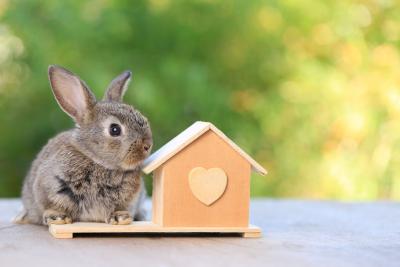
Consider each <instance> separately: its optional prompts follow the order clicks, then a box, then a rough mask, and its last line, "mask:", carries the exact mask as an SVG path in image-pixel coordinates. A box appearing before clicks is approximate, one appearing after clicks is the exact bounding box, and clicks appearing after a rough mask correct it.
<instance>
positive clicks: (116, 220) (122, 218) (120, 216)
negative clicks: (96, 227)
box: [106, 211, 133, 224]
mask: <svg viewBox="0 0 400 267" xmlns="http://www.w3.org/2000/svg"><path fill="white" fill-rule="evenodd" d="M132 220H133V219H132V216H131V215H130V214H129V212H128V211H115V212H113V213H111V215H110V217H108V219H107V220H106V223H109V224H131V222H132Z"/></svg>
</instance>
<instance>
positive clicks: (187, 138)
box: [143, 121, 267, 175]
mask: <svg viewBox="0 0 400 267" xmlns="http://www.w3.org/2000/svg"><path fill="white" fill-rule="evenodd" d="M208 130H212V131H213V132H214V133H215V134H216V135H218V136H219V137H220V138H221V139H223V140H224V141H225V142H226V143H228V145H230V146H231V147H232V149H234V150H235V151H236V152H237V153H239V154H240V155H241V156H242V157H243V158H244V159H246V160H247V161H248V162H249V163H250V165H251V166H252V169H253V171H256V172H258V173H260V174H261V175H266V174H267V171H266V170H265V169H264V168H263V167H262V166H261V165H260V164H258V163H257V162H256V161H255V160H254V159H253V158H251V157H250V156H249V155H248V154H247V153H246V152H244V151H243V150H242V149H241V148H240V147H239V146H238V145H237V144H235V143H234V142H233V141H232V140H231V139H229V137H227V136H226V135H225V134H224V133H223V132H222V131H221V130H219V129H218V128H217V127H216V126H215V125H214V124H212V123H211V122H205V121H196V122H195V123H193V124H192V125H190V126H189V127H188V128H186V129H185V130H184V131H182V132H181V133H179V134H178V135H177V136H175V137H174V138H172V139H171V140H170V141H169V142H167V143H166V144H165V145H163V146H162V147H161V148H160V149H158V150H157V151H156V152H154V153H153V154H151V155H150V157H148V158H147V159H146V160H145V161H144V164H143V172H144V173H146V174H149V173H151V172H152V171H153V170H155V169H156V168H158V167H159V166H161V165H162V164H164V163H165V162H166V161H167V160H168V159H170V158H171V157H173V156H174V155H176V154H177V153H179V151H181V150H182V149H183V148H185V147H186V146H188V145H189V144H190V143H192V142H193V141H194V140H196V139H197V138H199V137H200V136H202V135H203V134H204V133H205V132H207V131H208ZM181 139H182V140H181Z"/></svg>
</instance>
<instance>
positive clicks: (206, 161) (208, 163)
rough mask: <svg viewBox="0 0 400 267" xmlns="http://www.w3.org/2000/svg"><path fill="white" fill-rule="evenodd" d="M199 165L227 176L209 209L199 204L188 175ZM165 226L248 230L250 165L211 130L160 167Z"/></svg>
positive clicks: (163, 222)
mask: <svg viewBox="0 0 400 267" xmlns="http://www.w3.org/2000/svg"><path fill="white" fill-rule="evenodd" d="M198 166H202V167H204V168H206V169H209V168H215V167H218V168H222V169H223V170H224V171H225V173H226V175H227V176H228V177H229V182H228V184H227V187H226V190H225V192H224V194H223V195H222V196H221V197H220V199H219V200H218V201H217V202H215V203H214V204H213V205H211V206H207V205H204V204H203V203H201V202H200V201H199V200H198V199H197V198H196V197H195V196H194V195H193V194H192V191H191V189H190V186H189V181H188V178H187V177H188V175H189V173H190V171H191V170H192V169H193V168H195V167H198ZM162 168H163V175H161V176H160V177H158V178H160V179H161V184H162V185H163V199H164V200H163V219H162V224H163V225H164V226H185V227H188V226H194V227H209V226H213V227H247V226H248V224H249V199H250V172H251V165H250V164H249V162H248V161H247V160H245V159H244V158H243V157H242V156H240V155H239V154H238V153H236V151H235V150H233V149H232V147H231V146H230V145H228V144H227V143H226V142H225V141H224V140H222V139H221V138H220V137H219V136H218V135H217V134H215V133H214V132H213V131H210V130H209V131H207V132H206V133H204V134H203V135H202V136H201V137H199V138H198V139H196V140H195V141H193V142H192V143H191V144H190V146H187V147H185V148H184V149H183V150H182V151H180V153H178V154H176V155H175V156H174V157H172V158H171V159H169V160H168V161H167V162H165V163H164V164H163V166H162Z"/></svg>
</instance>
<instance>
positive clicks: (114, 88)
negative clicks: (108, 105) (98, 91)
mask: <svg viewBox="0 0 400 267" xmlns="http://www.w3.org/2000/svg"><path fill="white" fill-rule="evenodd" d="M131 77H132V72H130V71H125V72H123V73H122V74H121V75H119V76H118V77H117V78H115V79H114V80H112V81H111V83H110V85H109V86H108V89H107V91H106V93H105V94H104V98H103V100H106V101H117V102H121V101H122V97H123V96H124V94H125V91H126V89H127V88H128V84H129V81H130V80H131Z"/></svg>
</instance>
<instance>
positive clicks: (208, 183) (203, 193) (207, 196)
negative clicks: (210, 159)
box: [189, 167, 228, 206]
mask: <svg viewBox="0 0 400 267" xmlns="http://www.w3.org/2000/svg"><path fill="white" fill-rule="evenodd" d="M227 183H228V177H227V176H226V173H225V172H224V170H222V169H221V168H211V169H208V170H206V169H205V168H203V167H195V168H193V169H191V170H190V172H189V187H190V189H191V190H192V193H193V195H194V196H195V197H196V198H197V199H198V200H199V201H201V202H202V203H204V204H205V205H207V206H210V205H211V204H212V203H214V202H215V201H217V200H218V199H219V198H220V197H221V196H222V194H223V193H224V192H225V189H226V185H227Z"/></svg>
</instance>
